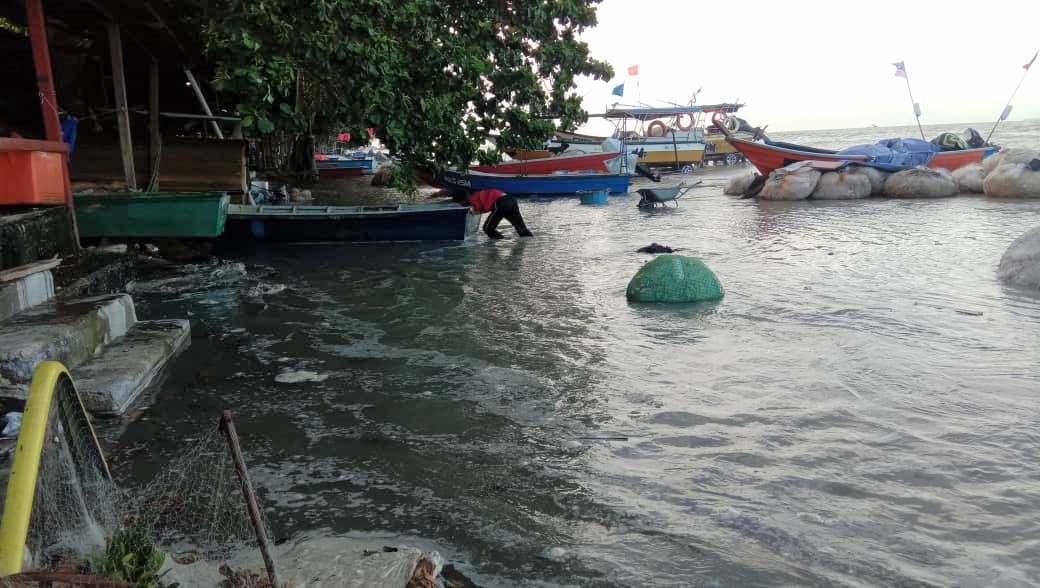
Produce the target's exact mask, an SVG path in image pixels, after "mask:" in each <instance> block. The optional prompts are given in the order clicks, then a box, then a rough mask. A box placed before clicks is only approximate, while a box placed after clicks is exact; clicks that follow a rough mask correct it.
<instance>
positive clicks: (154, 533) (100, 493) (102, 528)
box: [23, 375, 270, 585]
mask: <svg viewBox="0 0 1040 588" xmlns="http://www.w3.org/2000/svg"><path fill="white" fill-rule="evenodd" d="M245 504H246V502H245V499H244V497H243V494H242V488H241V484H240V482H239V479H238V477H237V474H236V472H235V468H234V464H233V462H232V460H231V457H230V454H229V451H228V449H227V443H226V440H225V438H224V437H223V434H222V433H221V432H219V431H218V430H217V427H216V423H215V422H214V423H213V424H212V426H211V427H208V431H207V432H205V433H203V434H201V435H200V436H199V437H198V438H197V439H195V440H194V442H192V443H191V444H190V448H189V449H188V450H187V451H186V452H184V454H182V456H181V457H179V458H178V459H176V460H174V461H173V462H172V463H170V464H168V465H167V466H165V467H164V468H163V469H162V470H161V472H160V473H159V474H158V475H157V476H156V477H155V478H154V479H153V480H151V481H149V482H147V483H145V484H143V485H140V486H135V487H127V486H124V487H118V486H117V485H116V484H115V483H114V482H113V481H112V480H111V477H110V476H109V472H108V468H107V466H106V464H105V462H104V458H103V456H102V455H101V454H100V453H99V450H98V449H97V444H96V443H95V441H94V437H93V432H92V431H91V429H90V426H89V421H88V417H87V416H86V413H84V412H83V410H82V409H81V406H80V405H79V399H78V397H77V396H76V394H75V390H74V388H73V387H72V382H71V380H69V379H68V377H67V376H64V375H63V376H62V377H61V378H60V379H59V381H58V385H57V386H56V388H55V396H54V400H53V402H52V404H51V407H50V413H49V416H48V427H47V434H46V437H45V441H44V447H43V451H42V452H41V456H40V468H39V474H38V477H37V483H36V495H35V498H34V500H33V508H32V514H31V517H30V524H29V532H28V535H27V537H26V550H27V556H28V557H27V558H26V560H25V562H24V565H23V569H24V570H36V571H42V570H59V569H65V570H67V569H68V567H69V563H70V562H75V564H82V563H83V562H86V561H88V560H90V559H91V558H94V559H96V558H97V557H98V556H100V555H101V554H104V553H105V550H106V545H107V543H108V542H109V541H110V540H111V539H112V537H113V535H114V533H116V531H117V530H119V529H128V528H135V529H136V528H142V529H144V531H145V532H146V534H147V536H148V538H149V539H150V540H151V542H152V543H153V544H154V545H156V546H159V547H160V548H161V549H162V550H163V551H164V552H165V553H166V555H167V556H168V557H169V558H171V559H172V560H173V561H175V562H177V563H194V562H197V561H200V560H201V561H208V562H211V563H212V564H213V565H212V568H213V569H214V570H216V569H217V567H218V566H219V565H220V564H221V563H222V562H224V561H226V560H227V559H228V558H229V557H230V556H231V555H232V554H233V553H236V552H239V551H241V550H242V549H244V548H252V549H255V546H256V539H255V534H254V531H253V528H252V526H251V523H250V520H249V517H248V515H247V511H246V506H245ZM261 516H262V511H261ZM262 524H263V525H264V526H265V528H267V527H268V525H267V521H266V520H263V522H262ZM268 535H269V536H270V533H268ZM256 564H257V565H256V568H257V570H262V566H261V562H260V558H259V554H257V558H256ZM229 585H239V584H235V583H232V584H229Z"/></svg>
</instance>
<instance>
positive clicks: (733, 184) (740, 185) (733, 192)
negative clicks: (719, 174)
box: [722, 173, 758, 196]
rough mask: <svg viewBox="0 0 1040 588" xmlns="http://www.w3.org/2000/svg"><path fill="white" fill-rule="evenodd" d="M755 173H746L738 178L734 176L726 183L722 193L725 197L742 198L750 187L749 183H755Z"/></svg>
mask: <svg viewBox="0 0 1040 588" xmlns="http://www.w3.org/2000/svg"><path fill="white" fill-rule="evenodd" d="M757 176H758V174H756V173H746V174H741V175H739V176H734V177H732V178H730V179H729V181H728V182H726V188H725V189H724V190H723V191H722V193H723V194H726V195H727V196H743V195H744V194H746V193H747V191H748V188H750V187H751V183H752V182H754V181H755V177H757Z"/></svg>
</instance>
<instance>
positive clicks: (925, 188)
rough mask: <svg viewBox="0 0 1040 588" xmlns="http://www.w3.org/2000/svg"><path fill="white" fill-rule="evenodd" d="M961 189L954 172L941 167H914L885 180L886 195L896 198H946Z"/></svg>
mask: <svg viewBox="0 0 1040 588" xmlns="http://www.w3.org/2000/svg"><path fill="white" fill-rule="evenodd" d="M959 190H960V186H958V185H957V180H955V179H953V174H952V173H950V172H949V170H946V169H943V168H941V167H940V168H935V167H924V166H918V167H912V168H910V169H904V170H903V171H898V172H896V173H894V174H892V175H890V176H888V179H887V180H885V195H886V196H894V197H896V198H944V197H947V196H953V195H955V194H956V193H957V192H958V191H959Z"/></svg>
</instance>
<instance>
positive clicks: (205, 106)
mask: <svg viewBox="0 0 1040 588" xmlns="http://www.w3.org/2000/svg"><path fill="white" fill-rule="evenodd" d="M184 75H185V77H187V78H188V83H189V84H191V89H192V90H194V91H195V98H196V99H198V101H199V105H200V106H202V112H205V113H206V116H213V111H212V110H210V109H209V103H208V102H206V97H205V96H203V95H202V88H200V87H199V83H198V81H196V80H195V74H193V73H191V70H190V69H188V68H184ZM209 124H211V125H213V132H214V133H216V134H217V138H218V139H223V138H224V133H223V132H222V131H221V130H220V125H218V124H217V121H215V120H210V121H209Z"/></svg>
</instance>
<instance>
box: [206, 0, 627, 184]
mask: <svg viewBox="0 0 1040 588" xmlns="http://www.w3.org/2000/svg"><path fill="white" fill-rule="evenodd" d="M598 2H599V0H309V1H302V0H210V1H209V2H205V3H203V4H202V6H203V8H202V13H201V15H200V16H201V19H202V22H203V27H202V30H203V34H204V38H205V39H206V42H207V51H208V54H209V57H210V58H211V59H212V60H213V61H214V62H215V63H216V64H217V69H216V88H217V90H218V91H219V92H221V93H223V94H226V95H230V96H234V98H235V101H236V103H237V110H238V111H239V113H240V114H241V115H242V116H243V120H242V124H243V127H245V128H246V129H247V130H248V129H251V130H252V132H260V133H268V132H271V131H273V130H275V129H278V128H280V129H286V130H291V131H300V132H302V131H309V132H312V133H315V134H324V133H331V132H336V131H340V130H349V131H351V132H352V135H353V136H358V131H361V130H363V129H365V128H374V129H375V132H376V136H378V137H379V138H380V139H381V140H382V141H383V142H384V143H385V144H386V145H387V147H388V148H390V150H391V151H392V153H393V154H394V155H395V156H396V157H397V158H398V159H399V160H400V161H401V163H402V172H403V176H404V177H410V176H411V174H412V173H413V172H414V170H415V167H416V166H417V165H421V164H426V163H433V164H435V165H436V164H456V165H467V164H469V162H470V161H471V160H472V159H473V158H474V157H475V156H476V155H477V153H478V150H479V149H480V147H481V145H482V144H484V143H485V142H486V141H487V140H488V138H489V137H495V145H496V148H495V149H492V150H491V152H490V153H482V156H488V155H490V156H491V157H496V156H497V150H501V149H506V148H531V147H535V146H537V145H539V144H541V142H542V141H544V140H545V139H546V138H548V137H549V136H551V134H552V133H553V131H554V130H555V126H554V123H553V120H552V119H554V118H555V119H557V120H559V124H560V126H561V128H564V129H571V128H574V126H576V124H578V123H579V122H581V121H582V120H583V119H584V116H585V115H584V112H583V111H582V108H581V99H580V97H578V96H576V95H574V93H573V89H574V82H575V78H576V77H577V76H579V75H588V76H592V77H594V78H598V79H607V78H609V77H610V76H611V75H612V71H611V68H610V66H609V65H607V64H605V63H602V62H599V61H596V60H594V59H592V58H591V57H590V56H589V51H588V46H587V45H586V44H585V43H583V42H581V41H579V40H578V34H579V33H580V32H581V31H582V30H583V29H585V28H587V27H591V26H594V25H595V24H596V16H595V4H597V3H598ZM362 132H363V131H362Z"/></svg>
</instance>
